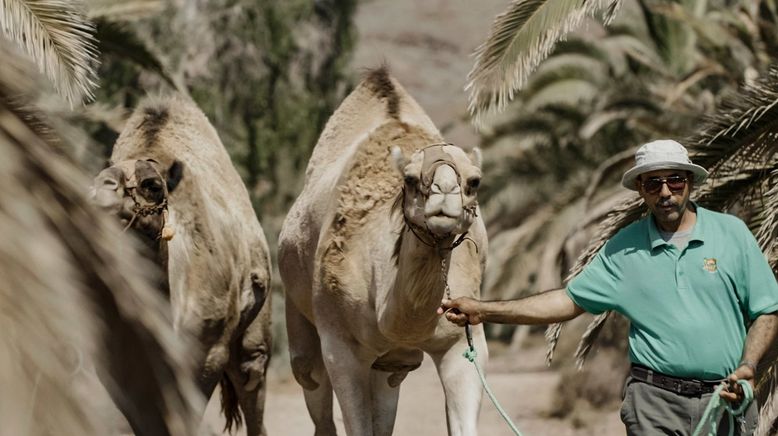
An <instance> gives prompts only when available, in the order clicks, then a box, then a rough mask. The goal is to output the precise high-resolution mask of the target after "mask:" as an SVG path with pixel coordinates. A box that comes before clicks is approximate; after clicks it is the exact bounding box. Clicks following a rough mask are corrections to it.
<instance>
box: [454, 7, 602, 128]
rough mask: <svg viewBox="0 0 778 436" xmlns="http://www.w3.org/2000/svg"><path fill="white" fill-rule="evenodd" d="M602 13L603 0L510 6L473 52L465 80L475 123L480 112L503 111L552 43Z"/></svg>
mask: <svg viewBox="0 0 778 436" xmlns="http://www.w3.org/2000/svg"><path fill="white" fill-rule="evenodd" d="M601 8H602V0H513V1H512V2H511V4H510V6H508V9H507V10H506V11H505V12H503V13H501V14H500V15H498V16H497V18H496V19H495V22H494V24H493V25H492V31H491V34H490V35H489V38H488V39H487V40H486V41H485V42H484V43H483V44H481V45H480V46H479V47H478V48H477V49H476V52H475V55H476V63H475V65H474V66H473V69H472V70H471V71H470V73H469V74H468V77H467V80H468V82H467V85H466V86H465V90H466V91H469V93H470V95H469V99H470V103H469V109H470V113H471V114H472V115H474V116H475V121H476V123H480V121H481V117H482V115H483V113H484V112H489V111H495V110H502V109H503V108H504V107H505V105H506V104H507V102H508V101H509V100H511V99H512V98H513V95H514V93H515V92H516V91H517V90H518V89H520V88H521V87H522V86H524V84H525V83H526V82H527V78H528V77H529V75H530V73H532V71H534V70H535V68H536V67H537V66H538V64H540V62H541V61H542V60H543V59H545V58H546V57H547V56H548V54H549V52H550V51H551V49H553V48H554V45H555V44H556V42H557V41H558V40H559V39H560V38H563V37H564V36H565V35H567V34H568V33H569V32H570V31H571V30H573V29H575V28H576V27H577V26H578V25H579V24H580V23H581V21H582V20H583V19H584V18H585V17H587V16H591V15H592V14H593V13H594V12H595V11H597V10H598V9H601Z"/></svg>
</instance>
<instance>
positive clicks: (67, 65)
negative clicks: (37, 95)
mask: <svg viewBox="0 0 778 436" xmlns="http://www.w3.org/2000/svg"><path fill="white" fill-rule="evenodd" d="M78 6H79V4H78V2H74V1H66V0H0V30H1V31H2V32H3V33H4V34H5V35H7V36H8V37H9V38H10V39H11V40H12V41H15V42H16V43H17V44H18V45H20V46H21V47H23V48H24V50H25V51H26V52H27V54H29V55H30V56H31V57H32V58H33V59H34V60H35V62H36V64H37V65H38V68H40V70H41V71H43V72H44V74H45V75H46V76H47V77H48V78H49V79H50V80H51V81H52V82H53V83H54V86H55V87H56V89H57V90H58V91H59V93H60V94H61V95H62V96H63V97H64V98H65V99H67V100H68V102H70V104H71V105H73V104H76V103H81V102H82V101H83V100H85V99H87V100H88V99H91V98H92V90H93V89H94V87H95V86H96V82H95V66H96V65H97V50H96V48H95V41H94V38H93V36H92V35H93V33H94V27H93V26H92V24H90V23H89V21H87V20H86V18H85V17H84V15H83V14H82V12H81V11H80V10H79V8H78Z"/></svg>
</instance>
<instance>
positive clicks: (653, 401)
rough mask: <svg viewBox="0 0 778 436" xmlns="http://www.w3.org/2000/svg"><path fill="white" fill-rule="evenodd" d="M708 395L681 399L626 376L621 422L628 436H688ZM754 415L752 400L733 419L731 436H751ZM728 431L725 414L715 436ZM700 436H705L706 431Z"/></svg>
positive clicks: (697, 420)
mask: <svg viewBox="0 0 778 436" xmlns="http://www.w3.org/2000/svg"><path fill="white" fill-rule="evenodd" d="M712 395H713V394H712V393H711V394H705V395H702V396H701V397H685V396H682V395H678V394H676V393H674V392H670V391H667V390H664V389H662V388H658V387H656V386H653V385H650V384H648V383H644V382H641V381H638V380H635V379H633V378H632V377H629V378H627V382H626V386H625V387H624V398H623V400H624V401H623V403H622V405H621V421H622V422H623V423H624V425H625V426H626V427H627V435H628V436H652V435H673V436H691V434H692V433H694V429H695V428H696V427H697V424H698V423H699V422H700V419H701V418H702V414H703V413H705V408H706V407H707V406H708V402H710V399H711V396H712ZM758 415H759V408H758V407H757V405H756V401H754V402H753V403H751V405H750V406H749V407H748V409H747V410H746V413H745V414H744V415H743V416H742V417H740V418H735V435H737V436H750V435H752V434H753V433H754V431H755V430H756V424H757V418H758ZM728 432H729V419H728V418H727V414H726V413H725V414H724V416H722V419H721V421H720V422H719V424H718V431H717V434H718V435H724V436H726V435H727V434H728ZM702 434H704V435H707V434H708V428H705V431H704V432H703V433H702Z"/></svg>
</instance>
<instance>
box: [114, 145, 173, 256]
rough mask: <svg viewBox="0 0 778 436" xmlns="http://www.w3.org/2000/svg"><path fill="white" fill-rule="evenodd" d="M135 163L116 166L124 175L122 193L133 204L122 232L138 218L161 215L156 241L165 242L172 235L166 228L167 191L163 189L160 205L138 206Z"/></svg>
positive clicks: (170, 229)
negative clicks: (160, 224) (128, 219)
mask: <svg viewBox="0 0 778 436" xmlns="http://www.w3.org/2000/svg"><path fill="white" fill-rule="evenodd" d="M147 161H148V160H147ZM136 162H138V160H137V159H136V160H134V161H125V162H122V163H120V164H118V165H117V166H118V167H119V168H120V169H121V170H122V174H123V175H124V183H125V187H124V192H126V193H127V194H128V195H129V196H130V198H131V199H132V202H133V206H132V218H131V219H130V222H129V223H127V226H125V227H124V230H123V232H126V231H127V230H129V229H130V228H131V227H132V225H133V224H134V223H135V221H136V220H137V219H138V217H139V216H140V217H144V218H145V217H147V216H152V215H161V216H162V226H160V230H159V234H158V235H157V237H156V239H164V240H166V241H169V240H170V239H172V238H173V234H174V233H173V229H172V227H170V226H168V203H167V197H168V192H167V189H165V198H163V199H162V201H161V202H160V203H158V204H149V205H142V204H140V202H139V201H138V197H137V192H136V191H137V188H138V182H137V179H136V177H135V168H134V167H135V163H136ZM130 169H132V171H130ZM154 171H156V172H157V174H158V175H159V171H158V170H157V169H156V168H155V169H154ZM160 178H161V176H160ZM163 189H164V188H163Z"/></svg>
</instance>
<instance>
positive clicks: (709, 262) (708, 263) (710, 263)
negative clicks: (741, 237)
mask: <svg viewBox="0 0 778 436" xmlns="http://www.w3.org/2000/svg"><path fill="white" fill-rule="evenodd" d="M702 269H704V270H705V271H708V272H709V273H715V272H716V270H717V269H718V267H717V266H716V259H715V258H712V257H710V258H708V257H706V258H705V259H704V261H703V263H702Z"/></svg>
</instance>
